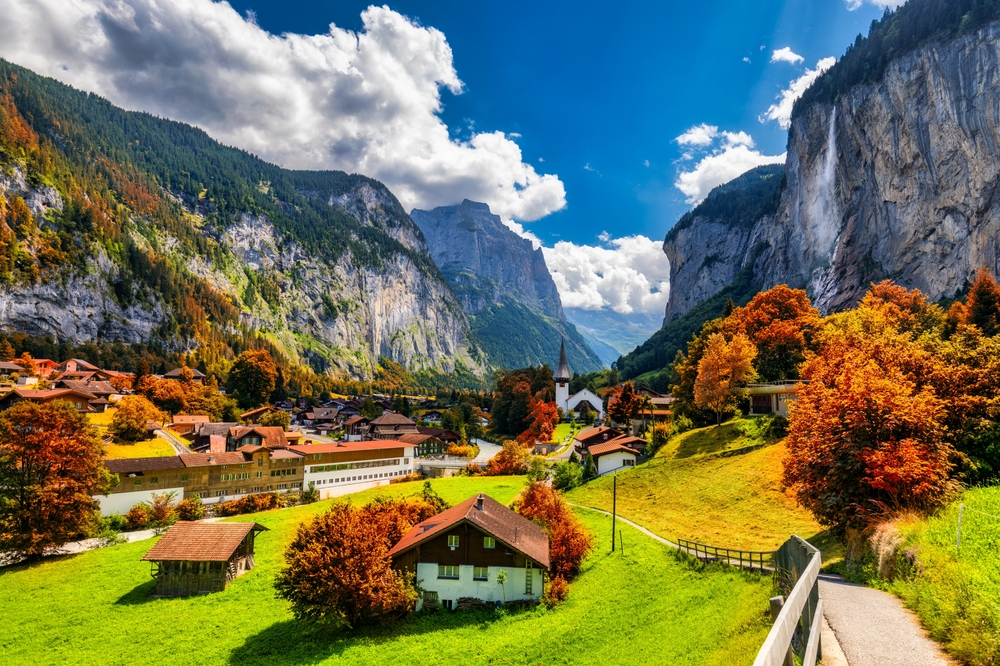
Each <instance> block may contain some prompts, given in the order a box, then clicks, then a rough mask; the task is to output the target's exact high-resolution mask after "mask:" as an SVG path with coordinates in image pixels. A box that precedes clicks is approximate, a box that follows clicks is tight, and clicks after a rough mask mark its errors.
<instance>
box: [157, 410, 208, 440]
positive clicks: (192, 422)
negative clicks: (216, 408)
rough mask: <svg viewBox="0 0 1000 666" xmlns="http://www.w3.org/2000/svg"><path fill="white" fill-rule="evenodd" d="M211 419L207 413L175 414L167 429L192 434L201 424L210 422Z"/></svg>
mask: <svg viewBox="0 0 1000 666" xmlns="http://www.w3.org/2000/svg"><path fill="white" fill-rule="evenodd" d="M211 420H212V419H211V417H210V416H208V415H206V414H174V420H173V422H172V423H171V424H170V425H168V426H167V429H168V430H170V432H174V433H177V434H178V435H181V436H184V435H191V434H193V433H194V432H195V431H197V430H198V428H199V426H201V424H203V423H209V422H210V421H211Z"/></svg>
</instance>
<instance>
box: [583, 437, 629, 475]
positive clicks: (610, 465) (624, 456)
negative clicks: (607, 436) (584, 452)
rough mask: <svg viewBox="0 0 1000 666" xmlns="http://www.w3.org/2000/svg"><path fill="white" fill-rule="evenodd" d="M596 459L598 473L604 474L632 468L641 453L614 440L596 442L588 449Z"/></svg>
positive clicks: (595, 464)
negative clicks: (601, 442)
mask: <svg viewBox="0 0 1000 666" xmlns="http://www.w3.org/2000/svg"><path fill="white" fill-rule="evenodd" d="M588 452H589V453H590V455H591V457H592V458H593V459H594V466H595V467H596V468H597V475H598V476H603V475H605V474H611V473H612V472H617V471H619V470H624V469H631V468H632V467H634V466H635V461H636V459H637V458H638V457H639V454H638V453H637V452H636V450H635V449H632V448H629V447H628V446H625V445H624V444H621V443H619V442H616V441H614V440H612V441H610V442H604V443H603V444H595V445H593V446H591V447H590V449H588Z"/></svg>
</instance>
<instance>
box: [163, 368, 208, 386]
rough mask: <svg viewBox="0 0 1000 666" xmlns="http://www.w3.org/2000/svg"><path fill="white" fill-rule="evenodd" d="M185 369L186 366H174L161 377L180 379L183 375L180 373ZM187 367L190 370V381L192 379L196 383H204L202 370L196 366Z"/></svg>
mask: <svg viewBox="0 0 1000 666" xmlns="http://www.w3.org/2000/svg"><path fill="white" fill-rule="evenodd" d="M185 369H187V368H174V369H173V370H171V371H170V372H168V373H166V374H164V375H163V378H164V379H176V380H180V379H181V377H182V376H183V375H182V373H183V372H184V370H185ZM189 369H190V370H191V381H193V382H194V383H196V384H203V383H205V373H204V372H202V371H201V370H198V369H197V368H189Z"/></svg>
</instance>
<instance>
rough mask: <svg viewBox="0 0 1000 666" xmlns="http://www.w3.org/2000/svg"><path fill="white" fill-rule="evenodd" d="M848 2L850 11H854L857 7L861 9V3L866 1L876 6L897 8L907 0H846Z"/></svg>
mask: <svg viewBox="0 0 1000 666" xmlns="http://www.w3.org/2000/svg"><path fill="white" fill-rule="evenodd" d="M846 2H847V9H848V11H852V12H853V11H854V10H855V9H860V8H861V5H863V4H865V2H868V3H869V4H872V5H875V6H876V7H882V8H883V9H886V8H888V9H896V8H897V7H899V6H901V5H903V4H905V3H906V0H846Z"/></svg>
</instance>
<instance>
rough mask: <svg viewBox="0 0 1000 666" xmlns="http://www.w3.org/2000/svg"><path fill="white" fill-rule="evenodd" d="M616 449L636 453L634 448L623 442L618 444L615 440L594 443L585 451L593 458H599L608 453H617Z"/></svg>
mask: <svg viewBox="0 0 1000 666" xmlns="http://www.w3.org/2000/svg"><path fill="white" fill-rule="evenodd" d="M618 451H624V452H625V453H631V454H632V455H637V454H636V450H635V449H633V448H631V447H628V446H625V445H624V444H619V443H618V442H617V441H615V440H612V441H610V442H603V443H601V444H594V445H593V446H592V447H590V448H589V449H587V452H588V453H589V454H590V455H591V456H593V457H594V458H600V457H601V456H606V455H607V454H609V453H617V452H618Z"/></svg>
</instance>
